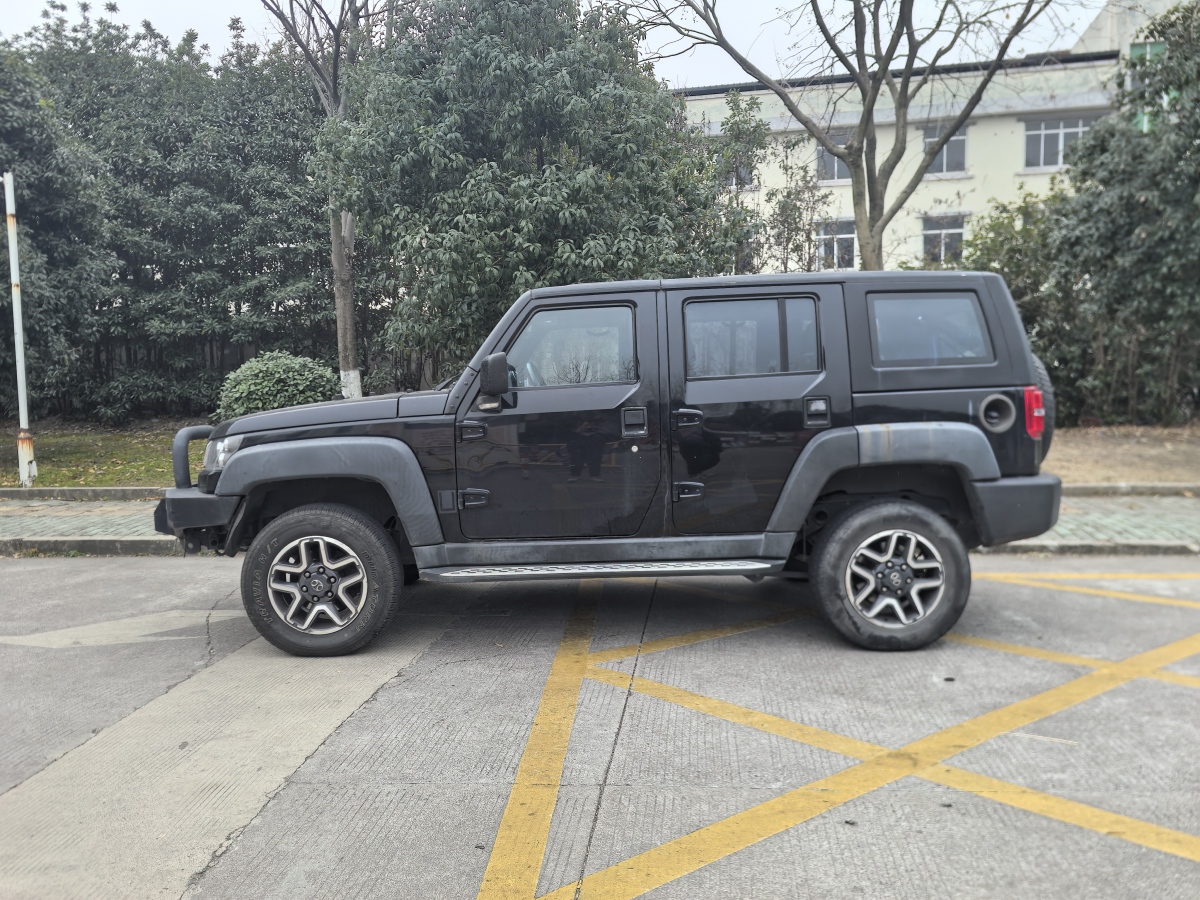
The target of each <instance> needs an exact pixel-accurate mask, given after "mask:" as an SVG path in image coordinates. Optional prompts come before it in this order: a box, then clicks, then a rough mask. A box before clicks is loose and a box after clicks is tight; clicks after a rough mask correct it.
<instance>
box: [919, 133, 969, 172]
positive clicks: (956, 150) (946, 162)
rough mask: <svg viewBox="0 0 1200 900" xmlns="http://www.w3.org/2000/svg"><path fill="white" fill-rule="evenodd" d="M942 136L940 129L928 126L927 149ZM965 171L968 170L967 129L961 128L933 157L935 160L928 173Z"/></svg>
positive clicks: (926, 135) (927, 170)
mask: <svg viewBox="0 0 1200 900" xmlns="http://www.w3.org/2000/svg"><path fill="white" fill-rule="evenodd" d="M941 136H942V132H941V130H940V129H938V128H926V129H925V149H926V150H928V149H929V148H930V146H931V145H933V144H934V143H935V142H936V141H937V139H938V138H939V137H941ZM965 171H967V134H966V132H965V131H962V130H959V132H958V133H957V134H955V135H954V136H953V137H951V138H950V140H948V141H946V143H945V144H944V145H943V146H942V149H941V150H939V151H938V154H937V156H935V157H934V158H933V162H932V163H930V165H929V168H928V169H926V174H932V175H946V174H948V173H950V172H965Z"/></svg>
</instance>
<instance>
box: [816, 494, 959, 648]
mask: <svg viewBox="0 0 1200 900" xmlns="http://www.w3.org/2000/svg"><path fill="white" fill-rule="evenodd" d="M810 572H812V575H813V583H814V587H815V588H816V593H817V598H818V600H819V601H820V604H821V608H822V610H823V611H824V613H825V616H826V618H828V619H829V621H830V623H831V624H832V625H833V627H834V628H836V629H837V630H838V632H839V633H840V634H841V635H842V636H843V637H844V638H846V639H847V640H848V641H850V642H851V643H853V644H857V645H858V646H860V647H866V648H867V649H869V650H917V649H920V648H921V647H924V646H926V645H928V644H931V643H933V642H934V641H936V640H937V639H938V638H940V637H941V636H942V635H943V634H945V633H946V632H947V631H949V630H950V629H951V628H952V627H953V626H954V623H955V622H957V621H958V617H959V616H960V615H962V611H963V608H964V607H965V606H966V604H967V596H968V594H969V593H970V590H971V565H970V562H969V561H968V559H967V549H966V547H965V546H964V544H963V542H962V539H961V538H960V537H959V536H958V533H957V532H956V531H955V530H954V529H953V528H952V527H951V526H950V523H949V522H947V521H946V520H945V519H943V518H942V517H941V516H939V515H938V514H937V513H935V512H933V511H932V510H930V509H928V508H927V507H924V506H921V505H920V504H917V503H910V502H908V501H905V500H889V501H883V502H879V503H869V504H866V505H863V506H859V507H854V508H852V509H850V510H849V511H848V512H847V513H845V514H844V515H843V516H842V517H841V518H839V519H838V520H837V521H836V522H833V523H831V524H830V525H828V526H827V527H826V528H825V534H824V535H823V537H822V538H821V539H820V540H819V541H818V544H817V547H816V549H815V551H814V553H813V559H812V564H811V568H810Z"/></svg>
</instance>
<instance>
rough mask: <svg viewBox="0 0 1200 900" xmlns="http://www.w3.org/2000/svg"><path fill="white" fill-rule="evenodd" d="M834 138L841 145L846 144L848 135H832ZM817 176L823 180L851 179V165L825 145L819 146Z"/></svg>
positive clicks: (832, 138)
mask: <svg viewBox="0 0 1200 900" xmlns="http://www.w3.org/2000/svg"><path fill="white" fill-rule="evenodd" d="M829 137H830V140H832V141H833V142H834V143H835V144H837V145H838V146H839V147H843V146H845V144H846V140H847V136H846V135H830V136H829ZM817 177H818V178H819V179H820V180H821V181H849V180H850V167H849V166H848V165H846V161H845V160H843V159H838V158H837V157H836V156H834V155H833V154H832V153H830V152H829V151H828V150H826V149H825V148H824V147H821V146H819V145H818V146H817Z"/></svg>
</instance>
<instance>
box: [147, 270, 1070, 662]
mask: <svg viewBox="0 0 1200 900" xmlns="http://www.w3.org/2000/svg"><path fill="white" fill-rule="evenodd" d="M1052 413H1053V405H1052V398H1051V394H1050V384H1049V382H1048V380H1047V378H1046V374H1045V369H1044V368H1042V367H1041V364H1040V363H1039V362H1038V361H1037V360H1036V359H1035V357H1034V356H1033V355H1032V353H1031V352H1030V349H1029V343H1028V341H1027V340H1026V337H1025V332H1024V330H1023V328H1022V326H1021V321H1020V317H1019V316H1018V314H1017V310H1016V307H1015V305H1014V303H1013V300H1012V297H1011V295H1010V294H1009V292H1008V289H1007V288H1006V286H1005V284H1004V282H1003V280H1001V279H1000V278H999V277H997V276H995V275H989V274H977V273H950V272H947V273H919V272H911V273H908V272H906V273H895V272H888V273H837V274H836V275H835V274H833V273H825V274H823V275H773V276H753V277H732V278H708V279H695V280H678V281H633V282H623V283H621V282H618V283H607V284H588V285H573V286H570V287H564V288H554V289H550V288H546V289H538V290H534V291H530V292H528V293H526V294H524V295H523V296H522V297H521V298H520V299H519V300H518V301H517V302H516V303H515V304H513V306H512V308H511V309H510V310H509V311H508V312H507V313H506V314H505V316H504V317H503V318H502V319H501V320H500V322H499V324H497V325H496V327H495V329H494V330H493V331H492V333H491V335H490V336H489V337H488V339H487V341H485V342H484V345H483V347H481V348H480V350H479V352H478V353H477V354H476V356H475V358H474V359H473V360H472V361H471V363H470V365H468V366H467V367H466V369H464V370H463V372H462V374H461V375H460V376H458V378H457V379H455V380H454V381H453V382H452V383H448V384H447V385H446V386H445V387H444V389H441V390H434V391H421V392H419V393H407V394H401V395H390V396H382V397H371V398H367V399H364V400H359V401H353V402H349V401H336V402H332V403H322V404H316V405H312V406H301V407H295V408H291V409H283V410H277V411H274V412H266V413H260V414H257V415H252V416H245V417H243V418H240V419H234V420H233V421H230V422H223V423H221V424H220V425H218V426H217V427H216V428H215V429H211V428H207V427H199V428H186V429H184V430H183V431H181V432H180V433H179V435H178V436H177V437H176V439H175V445H174V449H173V453H174V470H175V483H176V487H175V488H174V489H172V490H169V491H168V492H167V496H166V498H165V500H164V501H163V502H162V503H161V504H160V506H159V508H158V511H157V513H156V516H155V519H156V526H157V528H158V530H159V531H162V532H164V533H166V534H175V535H177V536H178V537H180V538H181V539H182V540H183V542H184V547H185V550H189V551H192V550H198V549H200V548H210V549H212V550H216V551H218V552H221V553H225V554H227V555H229V556H233V555H234V554H236V553H237V552H239V551H241V550H245V551H247V553H246V557H245V562H244V564H243V569H242V595H243V599H244V602H245V606H246V610H247V612H248V613H249V615H250V619H251V621H253V622H254V624H255V626H256V627H257V628H258V630H259V631H260V632H262V634H263V636H264V637H266V638H267V639H268V640H269V641H271V642H272V643H274V644H275V645H277V646H279V647H281V648H283V649H284V650H287V651H289V652H291V653H296V654H303V655H314V656H319V655H333V654H341V653H350V652H353V651H355V650H357V649H359V648H360V647H363V646H364V645H366V644H367V643H368V642H369V641H370V640H371V639H372V638H373V637H374V636H375V635H376V634H378V633H379V631H380V629H382V628H383V627H384V625H385V624H386V623H387V621H388V619H389V617H390V616H391V615H392V613H393V611H394V610H395V609H396V606H397V604H398V601H399V596H400V593H401V589H402V585H405V584H410V583H412V582H413V581H415V580H416V579H417V578H418V577H420V578H425V579H428V580H431V581H443V582H458V581H481V580H482V581H492V580H498V579H528V578H564V577H568V578H577V577H599V576H609V575H618V576H621V575H643V576H676V575H730V574H738V575H746V576H749V577H751V578H753V579H757V578H758V577H760V576H764V575H772V576H782V577H787V578H795V579H798V580H807V581H809V582H811V583H812V585H813V587H814V589H815V593H816V596H817V598H818V599H819V602H820V604H821V606H822V608H823V609H824V612H825V613H826V615H827V616H828V617H829V620H830V621H831V622H832V623H833V625H834V627H836V628H837V630H838V631H839V632H841V634H843V635H844V636H845V637H846V638H847V639H849V640H850V641H852V642H854V643H856V644H858V645H860V646H863V647H868V648H872V649H880V650H904V649H914V648H918V647H922V646H924V645H926V644H928V643H930V642H931V641H933V640H936V639H937V638H938V637H940V636H941V635H942V634H944V633H945V632H946V631H947V630H948V629H949V628H950V627H951V626H952V625H953V624H954V622H955V621H956V620H957V619H958V617H959V615H960V614H961V613H962V610H963V607H964V605H965V604H966V602H967V595H968V593H969V591H970V584H971V570H970V564H969V562H968V559H967V549H968V548H970V547H977V546H980V545H984V546H990V545H994V544H999V543H1003V542H1005V541H1012V540H1015V539H1018V538H1024V537H1031V536H1033V535H1037V534H1041V533H1042V532H1044V531H1046V530H1047V529H1048V528H1050V527H1052V526H1053V525H1054V522H1055V520H1056V519H1057V516H1058V505H1059V496H1060V492H1061V486H1060V483H1059V480H1058V479H1057V478H1055V477H1054V476H1052V475H1040V474H1039V473H1038V466H1039V464H1040V463H1041V460H1042V458H1043V457H1044V456H1045V453H1046V450H1047V448H1048V446H1049V443H1050V435H1051V430H1052V428H1053V421H1052V419H1053V415H1052ZM204 438H208V445H207V448H206V451H205V455H204V466H203V469H202V470H201V471H200V473H199V475H198V478H197V483H196V484H195V485H193V484H192V479H191V473H190V471H189V467H188V459H187V447H188V442H189V441H191V440H200V439H204Z"/></svg>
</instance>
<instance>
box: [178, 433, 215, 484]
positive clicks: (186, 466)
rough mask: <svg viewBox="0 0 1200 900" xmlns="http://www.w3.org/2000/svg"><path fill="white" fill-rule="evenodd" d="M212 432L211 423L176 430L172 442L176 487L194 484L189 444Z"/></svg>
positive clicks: (202, 438) (208, 435) (204, 437)
mask: <svg viewBox="0 0 1200 900" xmlns="http://www.w3.org/2000/svg"><path fill="white" fill-rule="evenodd" d="M212 433H213V429H212V426H211V425H191V426H189V427H187V428H180V429H179V431H177V432H175V440H174V441H172V442H171V470H172V474H173V475H174V476H175V487H177V488H190V487H191V486H192V467H191V463H190V462H189V461H188V444H190V443H191V442H192V441H202V440H205V439H206V438H208V437H210V436H211V435H212Z"/></svg>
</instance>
